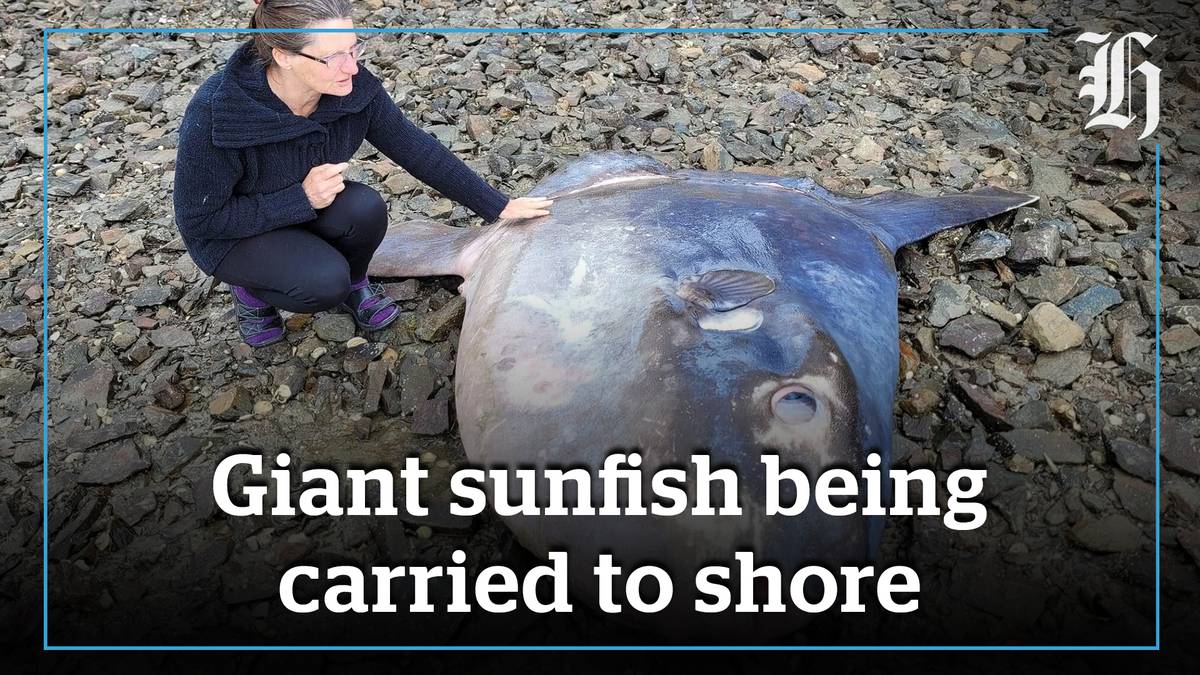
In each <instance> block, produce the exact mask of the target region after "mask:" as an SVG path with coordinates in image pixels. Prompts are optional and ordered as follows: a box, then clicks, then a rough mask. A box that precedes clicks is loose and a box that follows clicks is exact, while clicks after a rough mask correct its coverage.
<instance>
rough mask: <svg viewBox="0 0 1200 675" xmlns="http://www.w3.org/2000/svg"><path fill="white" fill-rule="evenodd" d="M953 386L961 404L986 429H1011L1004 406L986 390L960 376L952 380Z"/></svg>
mask: <svg viewBox="0 0 1200 675" xmlns="http://www.w3.org/2000/svg"><path fill="white" fill-rule="evenodd" d="M954 386H955V389H956V390H957V391H958V393H959V394H960V396H961V398H962V402H963V403H964V404H965V405H966V406H967V408H969V409H970V410H971V412H972V413H974V414H975V416H976V417H977V418H978V419H979V420H980V421H981V422H983V424H984V426H986V427H987V428H988V429H992V430H994V431H998V430H1007V429H1012V428H1013V425H1012V423H1011V422H1009V420H1008V413H1007V411H1005V409H1004V406H1003V405H1002V404H1001V403H1000V402H999V401H997V400H996V398H995V397H994V396H993V395H992V394H991V392H989V391H988V390H987V389H986V388H984V387H981V386H978V385H975V384H972V383H971V382H969V381H968V380H967V379H966V378H965V377H963V376H962V375H958V376H956V377H955V378H954Z"/></svg>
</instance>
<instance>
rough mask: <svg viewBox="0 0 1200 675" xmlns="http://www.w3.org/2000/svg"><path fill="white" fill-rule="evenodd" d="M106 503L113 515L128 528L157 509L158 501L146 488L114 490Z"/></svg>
mask: <svg viewBox="0 0 1200 675" xmlns="http://www.w3.org/2000/svg"><path fill="white" fill-rule="evenodd" d="M108 503H109V504H110V505H111V506H112V510H113V515H115V516H116V517H118V518H120V519H121V520H122V521H123V522H124V523H125V524H126V525H128V526H130V527H133V526H134V525H137V524H138V523H140V522H141V521H142V519H143V518H145V517H146V516H148V515H150V514H151V513H153V512H154V510H155V509H156V508H158V499H157V498H156V497H155V495H154V491H153V490H151V489H150V488H147V487H138V488H131V489H126V490H114V491H113V494H112V496H111V497H110V498H109V500H108Z"/></svg>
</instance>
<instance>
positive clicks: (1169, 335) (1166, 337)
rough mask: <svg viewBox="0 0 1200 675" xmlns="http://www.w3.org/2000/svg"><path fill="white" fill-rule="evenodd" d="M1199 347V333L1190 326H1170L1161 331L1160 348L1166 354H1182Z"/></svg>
mask: <svg viewBox="0 0 1200 675" xmlns="http://www.w3.org/2000/svg"><path fill="white" fill-rule="evenodd" d="M1196 347H1200V333H1197V332H1196V331H1195V330H1194V329H1193V328H1192V327H1191V326H1171V327H1170V328H1168V329H1166V330H1165V331H1163V333H1162V348H1163V351H1164V352H1166V353H1167V354H1168V355H1171V356H1174V355H1175V354H1182V353H1183V352H1189V351H1191V350H1193V349H1195V348H1196Z"/></svg>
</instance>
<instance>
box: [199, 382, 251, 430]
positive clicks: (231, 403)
mask: <svg viewBox="0 0 1200 675" xmlns="http://www.w3.org/2000/svg"><path fill="white" fill-rule="evenodd" d="M253 410H254V398H253V397H252V396H250V392H248V391H246V390H245V389H243V388H241V387H239V386H233V387H230V388H228V389H226V390H224V391H222V392H220V393H218V394H217V395H216V396H214V397H213V399H212V401H210V402H209V404H208V414H210V415H212V416H213V417H215V418H217V419H219V420H225V421H227V422H228V421H233V420H236V419H237V418H239V417H241V416H242V415H248V414H250V413H251V412H252V411H253Z"/></svg>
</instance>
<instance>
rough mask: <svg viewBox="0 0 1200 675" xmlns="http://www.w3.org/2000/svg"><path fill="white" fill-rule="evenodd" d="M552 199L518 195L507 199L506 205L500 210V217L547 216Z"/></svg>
mask: <svg viewBox="0 0 1200 675" xmlns="http://www.w3.org/2000/svg"><path fill="white" fill-rule="evenodd" d="M553 203H554V200H553V199H545V198H542V197H519V198H517V199H510V200H508V205H506V206H505V207H504V210H503V211H501V212H500V217H501V218H512V219H521V218H537V217H538V216H548V215H550V212H549V211H548V210H547V207H549V206H550V205H551V204H553Z"/></svg>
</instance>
